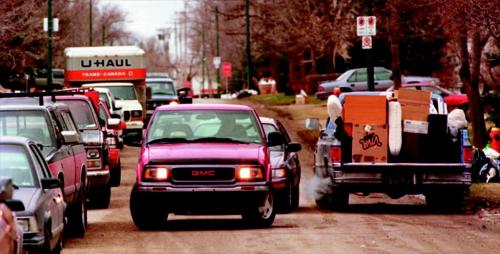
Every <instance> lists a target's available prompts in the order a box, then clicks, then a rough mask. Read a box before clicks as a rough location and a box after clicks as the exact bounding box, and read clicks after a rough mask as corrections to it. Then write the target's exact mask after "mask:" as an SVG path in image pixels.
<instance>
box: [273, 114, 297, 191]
mask: <svg viewBox="0 0 500 254" xmlns="http://www.w3.org/2000/svg"><path fill="white" fill-rule="evenodd" d="M276 125H277V127H278V129H279V131H280V132H281V133H283V135H285V138H286V143H287V144H289V143H291V142H292V140H291V139H290V136H289V135H288V132H287V131H286V129H285V126H283V124H281V122H280V121H276ZM285 163H286V164H287V165H289V167H290V170H291V171H292V175H293V183H294V186H296V185H298V184H299V182H300V174H301V172H300V161H299V155H298V153H297V152H289V151H287V149H285Z"/></svg>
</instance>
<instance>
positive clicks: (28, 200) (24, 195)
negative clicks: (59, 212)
mask: <svg viewBox="0 0 500 254" xmlns="http://www.w3.org/2000/svg"><path fill="white" fill-rule="evenodd" d="M38 192H39V189H37V188H28V187H19V189H17V190H15V191H14V195H13V197H12V198H13V199H17V200H20V201H21V202H23V204H24V208H25V211H30V208H31V206H32V205H34V204H32V202H35V200H34V198H35V196H37V195H38Z"/></svg>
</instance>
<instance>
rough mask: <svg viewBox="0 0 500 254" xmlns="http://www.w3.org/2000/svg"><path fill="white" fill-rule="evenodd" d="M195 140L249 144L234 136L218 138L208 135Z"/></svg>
mask: <svg viewBox="0 0 500 254" xmlns="http://www.w3.org/2000/svg"><path fill="white" fill-rule="evenodd" d="M193 142H221V143H238V144H248V142H245V141H241V140H236V139H232V138H218V137H206V138H197V139H195V140H193Z"/></svg>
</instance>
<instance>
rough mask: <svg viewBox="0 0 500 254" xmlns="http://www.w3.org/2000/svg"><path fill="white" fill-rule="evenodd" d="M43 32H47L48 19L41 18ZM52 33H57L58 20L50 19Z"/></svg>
mask: <svg viewBox="0 0 500 254" xmlns="http://www.w3.org/2000/svg"><path fill="white" fill-rule="evenodd" d="M43 31H44V32H48V31H49V19H48V18H43ZM52 31H53V32H59V19H58V18H53V19H52Z"/></svg>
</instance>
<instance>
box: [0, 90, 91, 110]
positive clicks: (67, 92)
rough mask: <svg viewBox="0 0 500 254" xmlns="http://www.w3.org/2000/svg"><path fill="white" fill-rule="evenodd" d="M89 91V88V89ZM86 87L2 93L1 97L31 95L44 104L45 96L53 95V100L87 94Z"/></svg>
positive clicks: (27, 96) (29, 96) (25, 96)
mask: <svg viewBox="0 0 500 254" xmlns="http://www.w3.org/2000/svg"><path fill="white" fill-rule="evenodd" d="M87 91H88V90H87ZM85 92H86V91H85V90H84V89H72V90H62V91H55V92H36V93H0V98H31V97H38V104H40V106H43V105H44V102H43V101H44V100H43V98H44V97H48V96H50V97H51V100H52V101H53V102H55V101H56V96H63V95H75V94H85Z"/></svg>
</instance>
